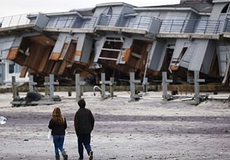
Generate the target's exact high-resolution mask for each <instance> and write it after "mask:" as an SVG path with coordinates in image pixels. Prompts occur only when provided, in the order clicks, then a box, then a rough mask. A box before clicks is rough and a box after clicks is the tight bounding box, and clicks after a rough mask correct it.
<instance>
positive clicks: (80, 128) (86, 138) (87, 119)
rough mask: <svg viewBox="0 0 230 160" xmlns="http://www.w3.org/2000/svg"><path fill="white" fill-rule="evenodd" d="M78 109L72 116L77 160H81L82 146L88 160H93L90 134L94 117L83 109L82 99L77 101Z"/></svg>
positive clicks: (83, 101)
mask: <svg viewBox="0 0 230 160" xmlns="http://www.w3.org/2000/svg"><path fill="white" fill-rule="evenodd" d="M78 105H79V107H80V108H79V109H78V111H77V112H76V113H75V116H74V127H75V132H76V134H77V138H78V153H79V156H80V157H79V160H83V158H84V157H83V150H84V148H83V145H84V146H85V149H86V151H87V154H88V155H89V160H92V159H93V151H92V149H91V146H90V141H91V132H92V130H93V128H94V121H95V120H94V116H93V114H92V112H91V111H90V110H89V109H87V108H85V106H86V103H85V100H84V99H80V100H79V101H78Z"/></svg>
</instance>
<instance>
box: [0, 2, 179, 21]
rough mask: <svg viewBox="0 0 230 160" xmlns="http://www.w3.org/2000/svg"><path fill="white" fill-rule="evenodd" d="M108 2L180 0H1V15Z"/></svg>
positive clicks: (148, 3) (143, 4) (90, 5)
mask: <svg viewBox="0 0 230 160" xmlns="http://www.w3.org/2000/svg"><path fill="white" fill-rule="evenodd" d="M108 2H125V3H129V4H132V5H135V6H155V5H165V4H179V3H180V0H125V1H121V0H1V2H0V17H5V16H11V15H18V14H27V13H36V12H42V13H50V12H63V11H69V10H71V9H79V8H91V7H95V6H96V4H100V3H108Z"/></svg>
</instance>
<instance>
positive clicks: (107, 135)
mask: <svg viewBox="0 0 230 160" xmlns="http://www.w3.org/2000/svg"><path fill="white" fill-rule="evenodd" d="M56 94H57V95H60V96H61V97H62V102H61V103H59V104H55V105H38V106H26V107H12V106H11V104H10V101H11V100H12V94H11V93H7V94H0V116H5V117H7V118H8V121H7V122H6V124H4V125H0V141H1V145H0V159H4V160H20V159H23V160H52V159H54V147H53V143H52V141H51V140H48V138H47V133H48V128H47V125H48V122H49V120H50V118H51V112H52V110H53V108H54V107H56V106H59V107H60V108H61V110H62V112H63V114H64V116H65V117H66V119H67V123H68V129H67V134H66V139H65V148H66V151H67V153H68V154H69V159H70V160H77V158H78V153H77V142H76V135H75V132H74V128H73V118H74V114H75V112H76V110H77V109H78V106H77V103H76V101H75V99H74V95H73V96H72V98H71V97H67V93H56ZM115 94H116V95H117V97H115V98H113V99H106V100H101V99H100V97H99V95H96V96H93V93H89V92H88V93H84V96H83V97H84V98H85V100H86V102H87V108H89V109H91V110H92V112H93V114H94V116H95V119H96V124H95V129H94V131H93V132H92V148H93V150H94V159H95V160H110V159H117V160H133V159H136V160H144V159H155V160H156V159H157V160H229V159H230V158H229V157H230V152H229V149H230V107H229V104H228V103H223V102H217V101H206V102H203V103H201V104H200V105H198V106H195V105H191V104H189V103H187V102H181V101H178V100H176V101H170V102H163V101H162V99H161V93H160V92H158V93H156V92H153V93H149V94H148V95H146V96H144V97H143V98H142V99H141V100H140V101H137V102H130V98H129V94H128V93H127V92H117V93H115ZM21 97H23V94H21ZM226 97H228V95H226ZM85 159H88V157H87V155H86V153H85Z"/></svg>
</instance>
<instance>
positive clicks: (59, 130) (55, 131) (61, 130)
mask: <svg viewBox="0 0 230 160" xmlns="http://www.w3.org/2000/svg"><path fill="white" fill-rule="evenodd" d="M64 121H65V122H64V123H63V124H60V123H57V122H55V121H54V120H53V119H51V120H50V122H49V126H48V127H49V129H51V130H52V131H51V135H65V130H66V128H67V123H66V119H65V120H64Z"/></svg>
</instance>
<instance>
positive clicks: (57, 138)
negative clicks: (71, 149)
mask: <svg viewBox="0 0 230 160" xmlns="http://www.w3.org/2000/svg"><path fill="white" fill-rule="evenodd" d="M48 128H49V129H51V135H52V136H53V143H54V149H55V158H56V160H60V155H59V150H60V151H61V153H62V156H63V158H64V160H68V155H67V154H66V152H65V150H64V148H63V145H64V140H65V130H66V128H67V123H66V119H65V118H64V117H63V115H62V113H61V109H60V108H59V107H56V108H54V110H53V113H52V118H51V120H50V122H49V125H48Z"/></svg>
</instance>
